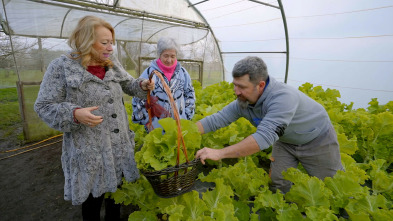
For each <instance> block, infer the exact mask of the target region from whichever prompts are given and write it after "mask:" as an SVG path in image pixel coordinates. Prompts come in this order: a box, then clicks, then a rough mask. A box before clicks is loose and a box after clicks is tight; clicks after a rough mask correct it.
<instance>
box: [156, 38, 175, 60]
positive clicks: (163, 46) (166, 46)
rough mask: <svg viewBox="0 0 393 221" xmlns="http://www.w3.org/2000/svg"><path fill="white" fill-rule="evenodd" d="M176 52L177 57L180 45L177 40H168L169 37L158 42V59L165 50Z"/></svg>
mask: <svg viewBox="0 0 393 221" xmlns="http://www.w3.org/2000/svg"><path fill="white" fill-rule="evenodd" d="M171 49H173V50H175V51H176V55H178V54H179V50H180V48H179V45H178V44H177V43H176V41H175V39H173V38H167V37H162V38H160V39H159V40H158V42H157V57H160V56H161V54H162V52H164V51H165V50H171Z"/></svg>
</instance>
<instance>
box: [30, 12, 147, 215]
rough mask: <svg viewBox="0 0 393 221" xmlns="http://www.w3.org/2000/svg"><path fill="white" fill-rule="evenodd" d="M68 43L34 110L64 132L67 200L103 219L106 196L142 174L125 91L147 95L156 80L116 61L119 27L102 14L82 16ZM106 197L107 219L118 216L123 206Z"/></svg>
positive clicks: (54, 63) (52, 67)
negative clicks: (134, 75) (137, 75)
mask: <svg viewBox="0 0 393 221" xmlns="http://www.w3.org/2000/svg"><path fill="white" fill-rule="evenodd" d="M68 43H69V46H70V47H71V48H72V51H71V52H70V53H69V54H68V55H62V56H61V57H59V58H57V59H55V60H53V61H52V62H51V64H50V65H49V67H48V70H47V71H46V73H45V76H44V79H43V81H42V83H41V87H40V91H39V94H38V98H37V100H36V102H35V106H34V108H35V111H36V112H37V114H38V116H39V117H40V118H41V119H42V120H43V121H44V122H45V123H47V124H48V125H49V126H50V127H52V128H54V129H56V130H59V131H61V132H63V133H64V134H63V150H62V156H61V161H62V167H63V170H64V176H65V185H64V199H65V200H71V201H72V204H73V205H80V204H82V216H83V220H99V217H100V208H101V205H102V202H103V200H104V194H105V193H106V192H114V191H116V189H117V187H118V185H120V183H121V180H122V177H123V176H124V178H125V179H126V180H128V181H134V180H136V179H138V178H139V173H138V169H137V167H136V164H135V160H134V146H135V143H134V132H132V131H130V129H129V127H128V119H127V114H126V110H125V108H124V105H123V100H122V95H123V92H125V93H127V94H129V95H131V96H136V97H140V98H142V99H144V98H146V96H147V91H148V90H149V89H150V90H152V89H154V82H152V83H150V82H149V81H148V80H143V79H134V78H132V77H131V75H129V74H128V73H127V72H126V71H125V70H124V69H123V68H122V66H121V65H120V64H119V63H118V62H117V61H115V60H114V59H113V57H112V52H113V47H112V45H113V44H114V43H115V33H114V29H113V27H112V26H111V25H110V24H109V23H107V22H106V21H104V20H102V19H100V18H97V17H94V16H86V17H84V18H82V19H81V20H80V21H79V22H78V24H77V26H76V28H75V30H74V31H73V33H72V34H71V36H70V38H69V41H68ZM105 201H106V202H105V204H106V219H110V220H118V219H119V217H120V206H119V205H116V204H114V202H113V201H111V200H109V199H105Z"/></svg>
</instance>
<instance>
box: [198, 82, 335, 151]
mask: <svg viewBox="0 0 393 221" xmlns="http://www.w3.org/2000/svg"><path fill="white" fill-rule="evenodd" d="M240 117H244V118H246V119H247V120H249V121H250V122H251V123H252V124H253V125H254V126H256V127H257V131H256V132H255V133H254V134H252V136H253V137H254V139H255V140H256V142H257V143H258V145H259V148H260V149H261V150H263V149H266V148H269V147H270V146H271V145H272V144H274V143H275V142H276V141H278V140H279V141H282V142H285V143H289V144H294V145H301V144H305V143H307V142H309V141H311V140H313V139H314V138H316V137H318V135H320V134H322V133H324V132H325V131H327V130H328V128H329V126H330V125H331V122H330V119H329V116H328V114H327V112H326V110H325V109H324V108H323V106H322V105H320V104H319V103H317V102H316V101H314V100H312V99H311V98H309V97H308V96H307V95H305V94H304V93H302V92H301V91H299V90H297V89H295V88H293V87H291V86H289V85H287V84H284V83H282V82H278V81H277V80H275V79H274V78H273V77H269V84H268V85H267V87H266V88H265V90H264V92H263V94H262V95H261V96H260V97H259V99H258V101H257V103H256V104H255V105H248V107H247V108H246V109H242V108H241V107H240V106H239V104H238V102H237V101H233V102H232V103H230V104H228V105H227V106H226V107H224V108H223V109H222V110H221V111H219V112H217V113H216V114H213V115H211V116H208V117H206V118H204V119H202V120H201V121H200V122H201V124H202V126H203V128H204V131H205V133H207V132H210V131H215V130H217V129H219V128H222V127H225V126H228V125H229V124H230V123H232V122H234V121H236V120H237V119H239V118H240Z"/></svg>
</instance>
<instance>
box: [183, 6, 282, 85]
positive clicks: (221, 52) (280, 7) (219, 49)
mask: <svg viewBox="0 0 393 221" xmlns="http://www.w3.org/2000/svg"><path fill="white" fill-rule="evenodd" d="M187 1H188V3H189V5H190V6H189V7H193V8H194V10H195V11H196V12H197V13H198V14H199V15H200V16H201V17H202V18H203V20H204V21H205V22H206V24H208V27H209V30H210V31H211V33H212V35H213V37H214V40H215V41H216V45H217V47H218V51H219V52H220V58H221V61H222V68H223V70H225V69H224V62H223V58H222V54H240V53H285V54H286V67H285V79H284V83H287V80H288V70H289V69H288V68H289V37H288V27H287V20H286V17H285V12H284V7H283V4H282V2H281V0H277V2H278V4H279V6H275V5H272V4H268V3H264V2H261V1H257V0H249V1H251V2H254V3H258V4H262V5H265V6H268V7H272V8H277V9H279V10H280V12H281V17H282V21H283V24H284V31H285V42H286V51H283V52H274V51H264V52H223V51H221V48H220V46H219V44H218V41H217V38H216V37H215V35H214V32H213V30H212V29H211V27H210V25H209V22H207V20H206V19H205V18H204V17H203V15H202V14H201V13H200V12H199V10H198V9H197V8H195V7H194V6H195V5H198V4H201V3H203V2H206V0H203V1H201V2H198V3H195V4H191V3H190V1H189V0H187ZM223 76H224V79H223V80H225V73H224V74H223Z"/></svg>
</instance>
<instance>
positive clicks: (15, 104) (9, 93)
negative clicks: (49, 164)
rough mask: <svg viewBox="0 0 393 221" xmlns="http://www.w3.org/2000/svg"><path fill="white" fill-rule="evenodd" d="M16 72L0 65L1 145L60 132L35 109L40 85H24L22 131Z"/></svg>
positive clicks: (213, 76)
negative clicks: (41, 117) (52, 127)
mask: <svg viewBox="0 0 393 221" xmlns="http://www.w3.org/2000/svg"><path fill="white" fill-rule="evenodd" d="M127 71H128V73H130V74H131V75H132V76H133V77H136V73H135V70H127ZM20 73H21V76H22V80H23V81H40V80H42V73H41V72H40V71H37V70H35V71H26V70H24V71H21V72H20ZM221 76H222V74H221V73H219V72H217V73H216V72H212V73H210V74H209V75H208V76H204V79H203V86H204V87H206V86H208V85H211V84H214V83H218V82H220V81H221V80H222V77H221ZM17 81H18V77H17V75H16V74H15V73H14V72H13V71H10V70H8V71H7V70H5V69H0V104H1V108H0V115H1V116H2V120H1V121H0V135H1V138H0V141H1V143H2V145H7V143H12V142H13V143H15V144H22V143H25V142H33V141H38V140H42V139H45V138H48V137H50V136H54V135H56V134H59V133H60V132H58V131H56V130H53V129H51V128H50V127H48V126H47V125H46V124H45V123H44V122H42V120H41V119H39V117H38V115H37V114H36V113H35V111H34V102H35V100H36V98H37V94H38V91H39V86H38V85H35V86H29V85H28V86H26V85H25V86H24V87H23V94H24V108H25V120H26V125H27V126H26V129H27V135H28V136H27V137H24V135H23V122H22V119H21V114H20V111H19V101H18V93H17V89H16V82H17ZM131 100H132V97H131V96H128V95H126V94H124V102H125V103H127V104H131Z"/></svg>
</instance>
